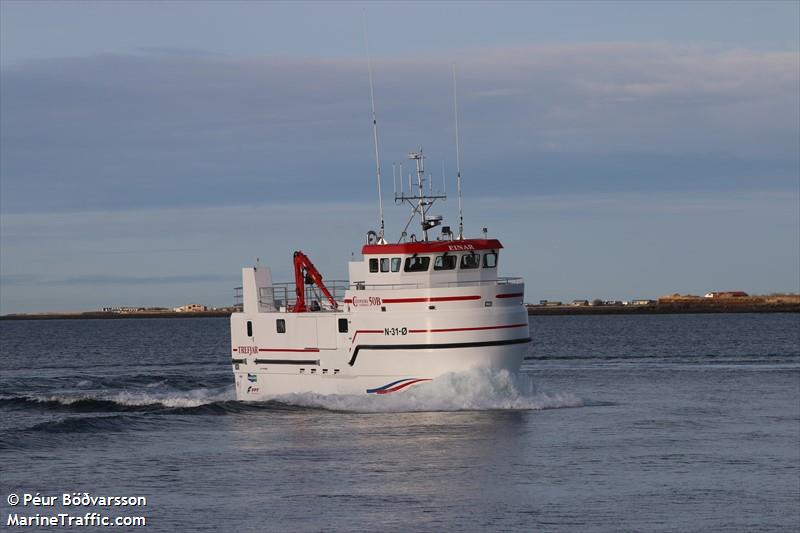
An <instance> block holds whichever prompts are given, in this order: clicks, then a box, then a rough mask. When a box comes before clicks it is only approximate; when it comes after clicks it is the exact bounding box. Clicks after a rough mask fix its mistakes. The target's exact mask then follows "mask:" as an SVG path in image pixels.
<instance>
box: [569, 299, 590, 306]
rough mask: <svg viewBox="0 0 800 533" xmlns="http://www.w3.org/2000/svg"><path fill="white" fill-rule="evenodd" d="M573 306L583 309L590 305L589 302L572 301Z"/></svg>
mask: <svg viewBox="0 0 800 533" xmlns="http://www.w3.org/2000/svg"><path fill="white" fill-rule="evenodd" d="M572 305H574V306H576V307H582V306H585V305H589V300H572Z"/></svg>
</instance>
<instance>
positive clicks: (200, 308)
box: [173, 304, 208, 313]
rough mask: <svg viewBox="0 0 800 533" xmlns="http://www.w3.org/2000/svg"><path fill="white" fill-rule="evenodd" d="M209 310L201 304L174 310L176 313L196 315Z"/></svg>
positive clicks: (187, 305)
mask: <svg viewBox="0 0 800 533" xmlns="http://www.w3.org/2000/svg"><path fill="white" fill-rule="evenodd" d="M207 310H208V308H207V307H206V306H205V305H201V304H186V305H182V306H180V307H176V308H174V309H173V311H175V312H176V313H196V312H198V311H207Z"/></svg>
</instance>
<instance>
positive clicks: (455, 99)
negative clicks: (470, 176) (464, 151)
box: [453, 63, 464, 240]
mask: <svg viewBox="0 0 800 533" xmlns="http://www.w3.org/2000/svg"><path fill="white" fill-rule="evenodd" d="M453 115H455V121H456V181H457V183H458V238H459V240H461V239H463V238H464V212H463V211H462V208H461V153H460V146H459V144H460V142H459V138H458V83H457V82H456V64H455V63H453Z"/></svg>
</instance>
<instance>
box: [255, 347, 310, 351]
mask: <svg viewBox="0 0 800 533" xmlns="http://www.w3.org/2000/svg"><path fill="white" fill-rule="evenodd" d="M258 351H259V352H318V351H319V348H259V349H258Z"/></svg>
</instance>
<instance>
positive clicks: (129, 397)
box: [101, 388, 235, 407]
mask: <svg viewBox="0 0 800 533" xmlns="http://www.w3.org/2000/svg"><path fill="white" fill-rule="evenodd" d="M101 399H103V400H110V401H113V402H116V403H118V404H120V405H128V406H144V405H163V406H164V407H198V406H201V405H207V404H210V403H214V402H222V401H227V400H233V399H235V398H234V393H233V388H226V389H225V390H219V389H205V388H203V389H194V390H189V391H171V392H164V393H147V392H138V391H122V392H120V393H117V394H114V395H110V396H108V397H107V398H101Z"/></svg>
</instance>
